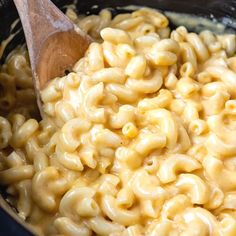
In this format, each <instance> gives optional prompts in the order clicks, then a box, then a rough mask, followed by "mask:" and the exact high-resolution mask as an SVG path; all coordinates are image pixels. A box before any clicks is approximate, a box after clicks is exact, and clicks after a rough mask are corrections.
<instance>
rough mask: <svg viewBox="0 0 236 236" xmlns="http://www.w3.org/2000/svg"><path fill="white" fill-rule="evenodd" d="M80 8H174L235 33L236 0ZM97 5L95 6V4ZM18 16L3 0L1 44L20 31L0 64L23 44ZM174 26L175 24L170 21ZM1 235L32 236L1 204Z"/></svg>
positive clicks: (129, 1) (84, 8)
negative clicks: (219, 23) (213, 20)
mask: <svg viewBox="0 0 236 236" xmlns="http://www.w3.org/2000/svg"><path fill="white" fill-rule="evenodd" d="M53 2H54V3H55V4H56V5H57V6H59V7H60V8H62V9H63V6H65V5H68V4H71V3H73V1H72V0H54V1H53ZM75 3H76V6H77V11H78V13H80V14H93V13H94V14H95V13H98V12H99V11H100V9H102V8H111V9H113V10H112V11H113V14H114V15H115V14H117V13H121V12H124V11H125V10H120V9H119V10H118V9H117V7H122V6H127V5H138V6H148V7H153V8H157V9H160V10H163V11H164V10H167V11H174V12H180V13H190V14H194V15H197V16H202V17H206V18H209V19H216V20H217V21H219V22H222V23H223V24H224V25H225V26H226V28H228V29H231V30H233V31H235V32H236V1H235V0H224V1H222V0H207V1H206V0H197V1H196V0H188V1H186V0H85V1H84V0H79V1H76V2H75ZM93 6H95V7H93ZM17 18H18V14H17V12H16V9H15V7H14V3H13V1H12V0H0V32H1V33H0V43H1V41H3V40H4V39H6V38H7V37H8V36H9V35H10V33H14V32H18V31H19V33H17V34H16V36H15V37H14V39H13V40H12V41H11V42H10V43H9V44H8V46H7V48H6V50H5V51H4V54H3V56H2V58H0V64H2V63H3V62H4V60H5V59H6V57H7V55H8V54H9V52H10V51H12V50H13V49H14V48H15V47H16V46H17V45H19V44H22V43H24V35H23V32H22V30H21V24H20V22H18V24H17V25H16V27H15V28H14V29H12V31H11V30H10V28H11V24H12V23H13V22H14V21H15V20H16V19H17ZM171 25H172V27H174V23H173V22H172V23H171ZM0 192H1V195H2V196H3V198H4V197H5V196H6V195H5V193H4V189H0ZM0 221H1V227H0V235H7V236H11V235H21V236H29V235H32V234H31V233H29V231H27V230H26V229H25V228H24V227H23V226H22V225H21V224H19V223H18V222H16V221H15V220H14V219H13V218H12V216H10V215H9V214H8V213H7V212H6V211H5V210H3V208H1V207H0Z"/></svg>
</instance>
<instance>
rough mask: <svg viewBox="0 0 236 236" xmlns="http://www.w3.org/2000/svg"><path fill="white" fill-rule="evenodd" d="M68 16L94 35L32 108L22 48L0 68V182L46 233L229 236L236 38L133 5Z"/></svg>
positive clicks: (233, 229) (235, 186) (234, 208)
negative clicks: (192, 28)
mask: <svg viewBox="0 0 236 236" xmlns="http://www.w3.org/2000/svg"><path fill="white" fill-rule="evenodd" d="M67 15H68V16H69V17H70V18H71V20H73V21H74V22H75V23H76V24H78V25H79V26H80V27H81V28H82V29H83V30H84V31H85V32H87V33H89V34H90V35H91V36H92V37H93V38H94V39H95V42H94V43H92V44H91V45H90V47H89V49H88V50H87V52H86V54H85V56H84V58H81V59H80V60H79V61H78V62H77V63H76V65H75V66H74V69H73V72H71V73H69V74H68V75H66V76H64V77H62V78H56V79H54V80H52V81H51V82H50V83H49V84H48V86H47V88H45V89H44V90H43V91H42V94H41V96H42V100H43V103H44V106H43V109H44V113H45V114H44V117H43V119H42V120H41V121H37V120H36V119H34V118H35V117H37V115H38V112H37V106H36V103H35V96H34V92H33V86H32V78H31V77H32V76H31V71H30V67H29V60H28V56H27V52H26V50H25V49H24V48H19V49H17V50H15V51H14V52H13V53H11V54H10V55H9V57H8V58H7V60H6V62H5V64H4V65H3V66H2V67H1V69H0V112H1V117H0V154H1V158H0V184H1V185H3V186H5V187H6V191H7V193H8V194H9V201H10V202H11V203H12V204H13V205H14V206H15V208H16V209H17V212H18V215H19V216H20V217H21V218H22V219H24V220H25V221H26V222H28V223H29V224H31V225H33V226H34V227H35V230H36V232H37V234H38V235H45V236H51V235H52V236H53V235H55V236H56V235H58V236H59V235H60V236H62V235H63V236H79V235H81V236H92V235H101V236H157V235H158V236H174V235H175V236H207V235H210V236H235V235H236V172H235V170H236V162H235V155H236V141H235V140H236V60H235V58H236V56H235V53H236V37H235V35H220V36H217V35H215V34H214V33H212V32H210V31H203V32H201V33H200V34H199V35H198V34H196V33H191V32H188V31H187V29H186V28H185V27H183V26H181V27H178V28H177V29H175V30H173V31H172V32H170V28H169V27H168V19H167V18H166V17H165V16H164V15H163V14H161V13H160V12H158V11H157V10H154V9H149V8H141V9H139V10H136V11H134V12H132V13H124V14H119V15H116V16H115V17H114V18H112V14H111V12H110V11H109V10H107V9H104V10H102V11H101V12H100V13H99V15H91V16H86V17H81V16H77V14H76V13H75V12H74V11H73V9H69V10H67Z"/></svg>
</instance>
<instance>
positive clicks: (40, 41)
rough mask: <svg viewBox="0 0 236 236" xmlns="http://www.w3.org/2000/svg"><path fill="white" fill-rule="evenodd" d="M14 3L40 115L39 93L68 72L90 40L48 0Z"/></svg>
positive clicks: (21, 0) (40, 102)
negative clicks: (28, 59)
mask: <svg viewBox="0 0 236 236" xmlns="http://www.w3.org/2000/svg"><path fill="white" fill-rule="evenodd" d="M14 3H15V5H16V8H17V11H18V13H19V16H20V19H21V22H22V25H23V30H24V33H25V37H26V43H27V47H28V51H29V57H30V63H31V68H32V72H33V80H34V87H35V92H36V96H37V103H38V106H39V110H40V113H41V115H42V114H43V111H42V101H41V97H40V91H41V90H42V89H44V88H45V86H46V85H47V83H48V81H50V80H51V79H53V78H55V77H58V76H63V75H64V74H65V71H67V70H68V71H70V70H71V69H72V67H73V65H74V64H75V63H76V62H77V61H78V60H79V59H80V58H81V57H83V55H84V53H85V51H86V49H87V48H88V46H89V44H90V43H91V42H92V40H91V38H90V37H89V36H88V35H86V34H85V33H84V32H83V31H82V30H81V29H79V28H78V27H77V26H76V25H74V24H73V23H72V22H71V21H70V19H69V18H67V16H65V15H64V14H63V13H62V12H61V11H60V10H59V9H58V8H57V7H56V6H55V5H54V4H53V3H52V2H51V1H50V0H34V1H32V0H14Z"/></svg>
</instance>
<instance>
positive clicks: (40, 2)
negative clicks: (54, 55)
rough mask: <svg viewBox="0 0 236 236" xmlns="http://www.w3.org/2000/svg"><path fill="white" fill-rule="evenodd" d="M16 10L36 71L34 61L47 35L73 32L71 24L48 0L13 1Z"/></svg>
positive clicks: (34, 67)
mask: <svg viewBox="0 0 236 236" xmlns="http://www.w3.org/2000/svg"><path fill="white" fill-rule="evenodd" d="M13 1H14V3H15V5H16V8H17V10H18V13H19V16H20V19H21V22H22V25H23V29H24V32H25V35H27V37H26V42H27V46H28V50H29V54H30V58H31V67H32V69H33V71H35V70H36V63H37V62H36V61H35V60H36V59H37V57H38V55H39V52H40V50H41V46H42V45H43V44H44V42H45V40H46V39H47V38H48V36H49V35H53V34H55V33H57V32H61V31H69V30H73V29H74V26H73V23H72V22H70V21H69V20H68V18H67V17H66V16H65V15H64V14H63V13H62V12H61V11H60V10H59V9H58V8H57V7H56V6H55V5H54V4H53V3H52V2H51V1H50V0H33V1H32V0H13Z"/></svg>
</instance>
